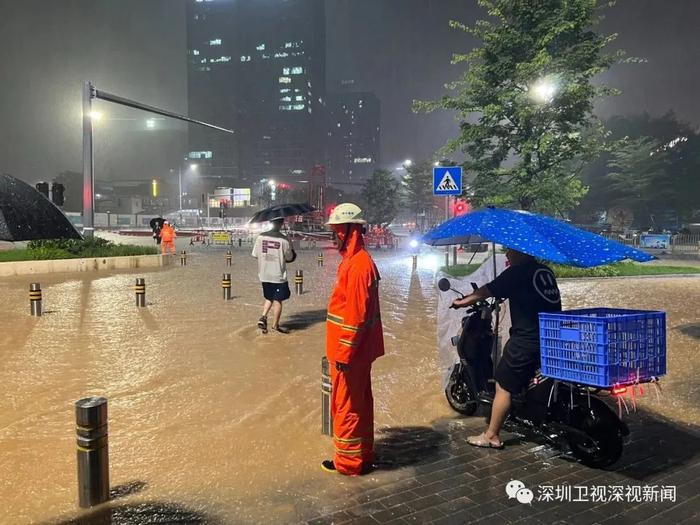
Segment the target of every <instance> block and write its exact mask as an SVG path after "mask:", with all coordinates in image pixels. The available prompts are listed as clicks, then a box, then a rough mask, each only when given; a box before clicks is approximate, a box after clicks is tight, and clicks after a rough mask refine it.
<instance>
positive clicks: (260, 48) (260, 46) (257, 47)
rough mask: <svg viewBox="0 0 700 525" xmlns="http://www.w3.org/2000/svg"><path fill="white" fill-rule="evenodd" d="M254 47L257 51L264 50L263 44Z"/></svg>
mask: <svg viewBox="0 0 700 525" xmlns="http://www.w3.org/2000/svg"><path fill="white" fill-rule="evenodd" d="M255 49H257V50H258V51H265V44H258V45H257V46H255Z"/></svg>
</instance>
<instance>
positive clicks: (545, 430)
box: [438, 279, 629, 468]
mask: <svg viewBox="0 0 700 525" xmlns="http://www.w3.org/2000/svg"><path fill="white" fill-rule="evenodd" d="M438 287H439V288H440V290H441V291H443V292H447V291H450V290H452V291H453V292H455V293H457V294H458V295H459V296H460V297H464V295H463V294H462V293H460V292H459V291H457V290H454V289H453V288H452V285H451V284H450V281H449V280H448V279H440V281H439V282H438ZM472 287H473V288H474V289H475V290H476V288H477V285H476V284H475V283H472ZM499 303H500V301H499V300H498V299H491V300H485V301H480V302H478V303H476V304H474V305H473V306H471V307H469V308H468V309H467V312H466V315H465V316H464V317H463V319H462V322H461V330H460V332H459V334H457V335H455V336H454V337H452V339H451V342H452V345H453V346H454V347H456V349H457V354H458V356H459V362H458V363H457V364H455V365H454V367H453V369H452V371H451V373H450V377H449V380H448V384H447V387H446V388H445V396H446V397H447V402H448V403H449V404H450V406H451V407H452V409H454V410H455V411H457V412H459V413H460V414H464V415H467V416H472V415H474V414H475V413H476V411H477V408H478V407H479V406H480V405H482V406H486V407H489V406H491V405H492V404H493V396H494V388H495V382H494V379H493V370H494V367H493V359H492V349H493V343H494V338H495V335H494V331H493V317H494V311H496V309H497V307H498V305H499ZM601 391H602V390H601V389H594V388H592V387H588V386H585V385H579V384H573V383H568V382H562V381H558V380H554V379H552V378H549V377H544V376H541V375H540V374H539V372H538V373H537V375H536V376H535V377H534V378H533V380H532V381H531V382H530V385H529V386H528V387H527V389H525V391H524V392H522V393H521V394H519V395H514V396H512V403H511V409H510V413H509V415H508V417H507V419H506V422H505V426H506V428H507V429H509V430H511V429H512V430H514V431H516V432H519V433H527V432H531V433H533V434H535V435H537V436H539V437H540V438H541V439H544V440H545V441H546V442H548V443H550V444H552V445H554V446H556V447H558V448H561V447H562V445H564V446H565V445H567V444H568V446H569V448H570V449H571V452H572V453H573V455H574V456H575V457H576V458H578V459H579V460H580V461H581V462H582V463H583V464H585V465H587V466H589V467H593V468H603V467H607V466H609V465H612V464H613V463H615V462H616V461H617V460H618V459H619V458H620V456H621V455H622V449H623V442H624V439H625V437H626V436H628V435H629V429H628V427H627V425H626V424H625V423H624V422H623V421H621V420H620V418H619V417H618V415H617V414H616V413H615V412H614V411H613V410H612V409H611V408H610V407H609V406H608V405H607V404H606V403H605V402H604V401H603V400H602V399H601V397H600V396H599V394H600V393H601ZM611 394H614V393H613V392H612V390H611Z"/></svg>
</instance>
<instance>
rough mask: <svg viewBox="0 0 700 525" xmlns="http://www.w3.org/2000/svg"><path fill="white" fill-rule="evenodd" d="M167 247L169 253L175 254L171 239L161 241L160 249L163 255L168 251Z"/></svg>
mask: <svg viewBox="0 0 700 525" xmlns="http://www.w3.org/2000/svg"><path fill="white" fill-rule="evenodd" d="M168 247H170V253H172V254H173V255H175V243H174V242H173V241H161V243H160V250H161V253H162V254H163V255H165V252H167V251H168Z"/></svg>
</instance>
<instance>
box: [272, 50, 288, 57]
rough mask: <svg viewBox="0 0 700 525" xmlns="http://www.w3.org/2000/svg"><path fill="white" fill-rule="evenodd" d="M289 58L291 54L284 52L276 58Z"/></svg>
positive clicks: (276, 55)
mask: <svg viewBox="0 0 700 525" xmlns="http://www.w3.org/2000/svg"><path fill="white" fill-rule="evenodd" d="M288 56H289V53H287V52H286V51H283V52H281V53H275V58H287V57H288Z"/></svg>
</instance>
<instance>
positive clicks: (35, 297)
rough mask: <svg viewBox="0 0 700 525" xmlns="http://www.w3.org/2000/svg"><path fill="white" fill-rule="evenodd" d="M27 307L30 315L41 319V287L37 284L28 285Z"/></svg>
mask: <svg viewBox="0 0 700 525" xmlns="http://www.w3.org/2000/svg"><path fill="white" fill-rule="evenodd" d="M29 305H30V309H31V312H32V315H35V316H37V317H41V285H40V284H39V283H32V284H30V285H29Z"/></svg>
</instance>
